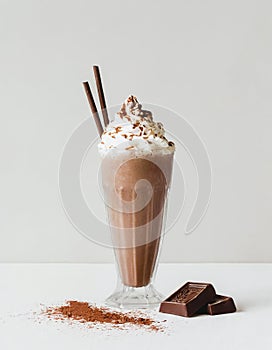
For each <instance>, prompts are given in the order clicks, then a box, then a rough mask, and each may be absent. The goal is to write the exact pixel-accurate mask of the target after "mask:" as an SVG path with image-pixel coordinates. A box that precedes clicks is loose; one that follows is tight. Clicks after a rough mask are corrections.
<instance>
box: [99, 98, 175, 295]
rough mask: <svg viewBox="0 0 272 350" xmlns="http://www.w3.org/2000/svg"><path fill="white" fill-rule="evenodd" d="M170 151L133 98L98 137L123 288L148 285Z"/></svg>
mask: <svg viewBox="0 0 272 350" xmlns="http://www.w3.org/2000/svg"><path fill="white" fill-rule="evenodd" d="M174 150H175V146H174V144H173V143H172V142H169V141H168V140H167V139H166V138H165V136H164V128H163V125H162V124H161V123H156V122H154V121H153V117H152V114H151V112H149V111H145V110H143V109H142V106H141V105H140V104H139V103H138V101H137V99H136V97H134V96H130V97H129V98H128V99H127V101H126V102H125V103H124V104H123V105H122V108H121V110H120V112H119V113H118V114H117V116H116V117H115V120H114V121H112V122H111V123H110V124H109V125H108V127H107V129H106V130H105V132H104V133H103V135H102V138H101V142H100V144H99V152H100V154H101V156H102V165H101V170H102V182H103V189H104V196H105V203H106V207H107V212H108V219H109V225H110V229H111V234H112V241H113V246H114V251H115V257H116V261H117V266H118V270H119V275H120V278H121V281H122V284H123V285H124V286H125V287H132V288H140V287H146V286H149V285H150V283H151V280H152V276H153V273H154V269H155V267H156V262H157V257H158V252H159V248H160V243H161V235H162V228H163V219H164V211H165V204H166V198H167V193H168V189H169V185H170V181H171V174H172V164H173V155H174ZM119 294H120V293H119ZM121 294H122V293H121ZM119 296H120V295H119ZM136 299H137V298H136Z"/></svg>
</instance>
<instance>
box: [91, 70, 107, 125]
mask: <svg viewBox="0 0 272 350" xmlns="http://www.w3.org/2000/svg"><path fill="white" fill-rule="evenodd" d="M93 72H94V76H95V82H96V87H97V92H98V97H99V102H100V106H101V111H102V115H103V119H104V125H105V128H106V127H107V125H108V124H109V117H108V111H107V106H106V100H105V95H104V91H103V86H102V80H101V75H100V71H99V67H98V66H93Z"/></svg>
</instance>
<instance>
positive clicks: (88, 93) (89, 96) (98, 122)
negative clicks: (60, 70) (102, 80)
mask: <svg viewBox="0 0 272 350" xmlns="http://www.w3.org/2000/svg"><path fill="white" fill-rule="evenodd" d="M83 86H84V90H85V93H86V96H87V99H88V102H89V105H90V108H91V111H92V114H93V117H94V121H95V124H96V127H97V130H98V134H99V136H100V137H101V135H102V134H103V131H104V130H103V126H102V124H101V120H100V118H99V114H98V111H97V108H96V105H95V102H94V98H93V95H92V91H91V88H90V85H89V83H88V82H87V81H84V82H83Z"/></svg>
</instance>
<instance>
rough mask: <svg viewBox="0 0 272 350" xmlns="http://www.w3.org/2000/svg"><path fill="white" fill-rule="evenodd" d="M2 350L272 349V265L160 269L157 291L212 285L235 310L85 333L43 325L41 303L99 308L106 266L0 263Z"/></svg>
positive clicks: (108, 288) (107, 278) (109, 287)
mask: <svg viewBox="0 0 272 350" xmlns="http://www.w3.org/2000/svg"><path fill="white" fill-rule="evenodd" d="M0 276H1V278H0V349H1V350H9V349H12V350H14V349H18V350H19V349H20V350H21V349H28V350H32V349H35V350H36V349H39V350H43V349H50V350H54V349H65V350H69V349H77V350H85V349H88V350H89V349H126V350H127V349H130V350H133V349H137V350H139V349H141V350H142V349H156V348H157V349H165V348H166V349H171V347H172V348H173V349H183V350H186V349H190V350H193V349H202V350H203V349H221V350H223V349H232V350H233V349H239V350H241V349H246V350H250V349H272V322H271V319H272V264H161V265H160V267H159V270H158V274H157V279H156V286H157V288H158V289H159V290H160V291H161V292H163V293H164V294H165V295H169V294H170V293H171V292H172V291H174V290H175V289H176V288H177V287H178V286H181V285H182V284H183V283H184V282H185V281H188V280H190V281H207V282H212V283H213V284H214V286H215V288H216V290H217V292H218V293H221V294H224V295H231V296H233V298H234V299H235V302H236V305H237V307H238V312H236V313H234V314H227V315H219V316H200V317H195V318H183V317H178V316H172V315H166V314H156V313H155V318H157V319H167V322H166V332H164V333H152V332H147V331H143V330H141V331H135V330H128V331H121V330H114V331H111V330H108V331H103V330H94V329H82V328H80V327H77V326H72V327H71V326H69V325H67V324H61V323H58V322H54V321H47V320H44V321H42V322H41V323H39V322H37V320H36V319H35V317H34V318H33V316H31V315H32V312H33V311H37V310H39V309H40V304H45V305H48V306H49V305H54V304H56V303H62V302H64V300H69V299H76V300H82V301H86V300H87V301H89V302H91V303H94V302H95V303H97V304H101V303H103V300H104V298H105V297H107V296H108V295H109V294H110V293H111V292H112V291H113V289H114V287H115V269H114V266H113V265H110V264H0Z"/></svg>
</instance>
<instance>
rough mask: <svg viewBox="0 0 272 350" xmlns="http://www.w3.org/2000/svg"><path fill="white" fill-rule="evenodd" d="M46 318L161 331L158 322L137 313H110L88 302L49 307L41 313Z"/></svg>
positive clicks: (73, 301) (107, 309) (69, 302)
mask: <svg viewBox="0 0 272 350" xmlns="http://www.w3.org/2000/svg"><path fill="white" fill-rule="evenodd" d="M43 313H44V314H45V315H46V316H47V317H48V318H53V319H55V320H67V319H68V320H70V321H78V322H80V323H86V324H90V325H92V324H96V325H97V324H108V325H111V326H113V327H117V326H121V327H119V328H120V329H122V325H123V326H124V325H134V326H138V327H142V328H146V329H149V330H152V331H163V328H162V326H161V325H158V322H156V321H155V320H153V319H151V318H149V317H143V315H142V314H140V313H138V314H135V313H131V312H128V313H123V312H117V311H111V310H110V309H109V308H106V307H98V306H93V305H90V304H89V303H88V302H81V301H76V300H69V301H67V304H65V305H63V306H55V307H49V308H47V309H46V310H45V311H44V312H43Z"/></svg>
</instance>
